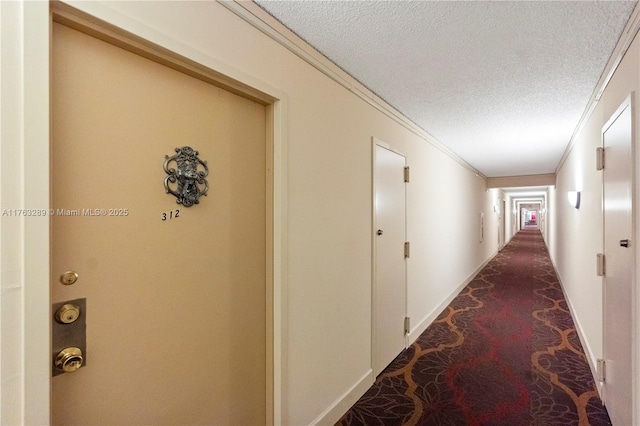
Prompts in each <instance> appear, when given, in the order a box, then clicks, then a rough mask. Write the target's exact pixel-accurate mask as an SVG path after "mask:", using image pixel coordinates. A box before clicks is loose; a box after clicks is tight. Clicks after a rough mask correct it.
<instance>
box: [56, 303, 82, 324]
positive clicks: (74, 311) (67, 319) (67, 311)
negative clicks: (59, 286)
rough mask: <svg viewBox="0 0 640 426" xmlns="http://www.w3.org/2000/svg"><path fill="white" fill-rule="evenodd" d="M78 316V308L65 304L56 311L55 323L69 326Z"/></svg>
mask: <svg viewBox="0 0 640 426" xmlns="http://www.w3.org/2000/svg"><path fill="white" fill-rule="evenodd" d="M79 316H80V306H78V305H74V304H72V303H66V304H64V305H62V306H60V307H59V308H58V310H57V311H56V321H58V322H59V323H60V324H71V323H72V322H74V321H75V320H77V319H78V317H79Z"/></svg>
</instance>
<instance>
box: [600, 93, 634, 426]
mask: <svg viewBox="0 0 640 426" xmlns="http://www.w3.org/2000/svg"><path fill="white" fill-rule="evenodd" d="M627 108H630V114H631V181H630V185H631V191H630V193H631V231H630V234H631V238H632V240H631V243H632V244H631V249H632V250H633V251H634V253H633V255H632V258H633V265H631V287H632V288H631V294H632V297H631V317H632V325H631V369H632V371H631V372H630V374H631V394H632V397H631V401H632V402H631V404H632V407H631V410H632V412H631V416H632V421H633V422H634V424H636V423H638V421H640V402H638V397H640V378H638V373H639V372H640V325H639V324H638V319H639V318H640V311H639V307H640V289H639V288H638V276H639V273H640V272H639V271H638V266H639V265H640V263H639V262H638V256H639V255H640V250H638V248H637V244H638V241H640V235H638V232H639V231H640V230H639V228H638V226H637V223H638V220H639V219H638V215H640V212H639V211H638V206H637V197H638V194H637V191H638V189H639V188H640V183H639V182H638V181H637V180H638V179H640V174H639V173H638V172H637V171H636V166H637V165H638V164H640V160H639V159H638V155H640V150H639V149H637V148H636V147H635V144H636V142H637V137H636V130H637V124H636V120H637V117H636V114H637V113H638V111H637V107H636V105H635V92H631V93H630V94H629V95H628V96H627V97H626V98H625V99H624V101H622V102H621V103H620V104H619V106H618V107H617V108H616V110H615V112H613V113H612V114H611V115H610V117H609V118H608V119H607V121H606V122H605V124H604V125H603V126H602V129H601V131H600V146H601V147H602V148H604V147H605V146H604V134H605V132H606V131H607V130H608V129H609V128H610V127H611V126H612V125H613V123H615V121H616V120H617V119H618V117H619V116H620V115H621V114H622V113H623V112H624V110H625V109H627ZM605 155H606V153H605ZM605 161H606V158H605ZM605 167H606V163H605ZM601 180H602V182H601V185H602V186H601V188H602V203H601V204H602V253H604V254H605V256H606V253H605V251H604V249H605V237H606V234H605V231H606V228H605V226H606V223H605V203H604V201H605V193H604V185H605V181H604V173H603V174H602V175H601ZM605 262H606V259H605ZM606 279H607V277H606V271H605V275H604V276H603V277H602V349H601V353H602V357H603V359H605V357H606V353H605V347H604V344H605V339H604V333H605V309H606V303H607V301H606V295H605V290H606V285H607V284H606ZM596 384H597V386H598V391H599V393H600V395H601V397H602V400H603V403H604V404H605V405H606V402H607V401H606V399H607V396H606V382H605V384H604V385H603V384H602V383H600V382H598V381H596ZM603 386H604V389H603Z"/></svg>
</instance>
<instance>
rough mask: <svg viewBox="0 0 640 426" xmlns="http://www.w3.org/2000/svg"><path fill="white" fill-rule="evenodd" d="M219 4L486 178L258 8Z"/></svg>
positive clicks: (226, 1) (249, 4)
mask: <svg viewBox="0 0 640 426" xmlns="http://www.w3.org/2000/svg"><path fill="white" fill-rule="evenodd" d="M220 4H222V5H223V6H225V7H226V8H227V9H229V10H230V11H231V12H233V13H235V14H236V15H237V16H238V17H240V18H242V19H243V20H244V21H246V22H247V23H249V24H250V25H252V26H253V27H254V28H256V29H257V30H259V31H261V32H262V33H263V34H265V35H267V36H268V37H270V38H271V39H272V40H274V41H276V42H277V43H279V44H280V45H282V46H283V47H285V48H286V49H288V50H289V51H291V52H292V53H293V54H295V55H296V56H298V57H299V58H300V59H302V60H304V61H305V62H307V63H308V64H309V65H311V66H312V67H314V68H315V69H317V70H318V71H320V72H321V73H323V74H324V75H326V76H327V77H329V78H330V79H331V80H333V81H335V82H336V83H338V84H340V85H341V86H342V87H344V88H345V89H347V90H348V91H350V92H351V93H353V94H354V95H356V96H358V97H359V98H360V99H362V100H363V101H365V102H367V103H368V104H369V105H371V106H372V107H374V108H375V109H377V110H378V111H380V112H381V113H383V114H384V115H386V116H387V117H388V118H390V119H392V120H393V121H395V122H396V123H398V124H400V125H401V126H403V127H404V128H405V129H407V130H409V131H411V132H412V133H414V134H415V135H416V136H418V137H420V138H421V139H423V140H424V141H426V142H428V143H429V144H431V145H432V146H433V147H435V148H436V149H438V150H440V151H441V152H443V153H444V154H446V155H447V156H449V157H450V158H451V159H453V160H454V161H456V162H457V163H458V164H460V165H461V166H463V167H464V168H466V169H468V170H469V171H471V172H472V173H474V174H475V175H477V176H479V177H481V178H483V179H486V176H485V175H483V174H482V173H480V172H479V171H478V170H477V169H475V168H474V167H473V166H472V165H471V164H469V163H468V162H466V161H465V160H464V159H463V158H462V157H460V156H459V155H457V154H456V153H455V152H453V151H452V150H451V149H449V148H448V147H447V146H445V145H444V144H443V143H442V142H440V141H439V140H437V139H436V138H435V137H434V136H432V135H431V134H430V133H428V132H427V131H425V130H424V129H422V128H421V127H420V126H418V125H417V124H415V123H414V122H412V121H411V120H409V119H408V118H407V117H405V116H404V115H403V114H402V113H401V112H399V111H398V110H397V109H395V108H394V107H393V106H391V105H389V104H388V103H386V102H385V101H384V100H382V99H381V98H379V97H378V96H377V95H376V94H375V93H373V92H372V91H370V90H369V89H367V88H366V87H365V86H364V85H362V84H361V83H360V82H359V81H358V80H356V79H355V78H353V77H352V76H351V75H349V74H347V73H346V72H345V71H344V70H342V69H341V68H340V67H338V66H337V65H336V64H334V63H333V62H331V61H330V60H329V59H327V58H326V57H324V56H323V55H322V54H320V53H319V52H317V51H316V50H315V49H314V48H313V47H312V46H310V45H309V44H308V43H307V42H305V41H304V40H302V39H301V38H300V37H298V36H297V35H296V34H294V33H293V32H292V31H290V30H289V29H287V28H286V27H285V26H284V25H282V24H281V23H280V22H279V21H277V20H276V19H275V18H273V17H272V16H271V15H269V14H268V13H267V12H265V11H264V10H263V9H262V8H260V6H258V5H257V4H255V3H254V2H247V1H236V0H221V1H220Z"/></svg>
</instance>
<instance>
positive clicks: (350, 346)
mask: <svg viewBox="0 0 640 426" xmlns="http://www.w3.org/2000/svg"><path fill="white" fill-rule="evenodd" d="M69 3H71V4H73V5H75V6H77V7H79V8H81V9H83V10H85V11H86V12H88V13H90V14H93V15H95V16H97V17H99V18H100V19H103V20H105V21H107V22H109V23H112V24H114V25H116V26H118V27H121V28H123V29H125V30H127V31H130V32H131V33H133V34H136V35H139V36H141V37H144V38H146V39H149V40H151V41H152V42H154V43H157V44H159V45H161V46H164V47H166V48H168V49H170V50H173V51H176V52H178V53H180V54H182V55H184V56H186V57H188V58H190V59H193V60H195V61H197V62H199V63H202V64H204V65H206V66H209V67H212V68H214V69H216V70H218V71H220V72H222V73H225V74H230V75H232V76H233V77H235V78H238V79H241V80H243V81H244V82H248V83H249V84H251V83H252V82H255V83H256V84H258V85H262V86H264V87H272V88H275V89H274V92H278V93H281V94H282V99H283V100H284V101H286V105H287V109H286V115H285V116H284V121H283V123H284V128H283V129H282V131H283V134H285V135H286V146H287V150H286V152H284V153H282V154H283V158H282V159H283V161H285V160H286V162H285V163H284V164H285V165H286V169H285V170H284V173H285V175H286V181H287V182H288V186H287V187H286V191H285V192H286V200H287V204H286V205H284V206H283V207H286V210H285V216H286V218H287V222H286V229H287V233H286V234H285V237H286V241H284V247H286V252H285V259H284V263H285V264H286V265H287V268H286V270H285V271H284V277H285V280H284V283H285V286H286V298H284V297H283V298H280V299H279V300H280V301H282V302H283V303H284V304H285V308H286V309H285V313H286V315H285V316H284V324H282V325H283V328H282V330H284V331H285V334H284V336H283V341H284V345H283V347H282V349H283V352H282V353H281V354H277V357H281V360H282V361H283V362H284V371H283V377H282V413H281V414H282V422H283V423H287V424H296V425H298V424H300V425H301V424H309V423H312V422H323V423H332V422H334V421H335V420H337V418H338V416H339V415H340V414H342V412H343V411H344V409H345V407H348V406H349V405H350V404H351V403H352V402H353V401H355V399H356V398H357V397H359V396H360V393H361V392H362V391H363V390H364V389H366V387H367V386H368V385H369V384H371V382H372V380H373V377H372V376H371V269H372V264H371V232H372V229H371V226H372V225H371V214H372V212H371V206H372V200H371V179H372V176H371V172H372V170H371V156H372V151H371V150H372V148H371V137H372V136H375V137H376V138H379V139H381V140H383V141H385V142H387V143H388V144H390V145H392V146H393V147H395V148H397V149H398V150H400V151H402V152H403V153H404V154H405V155H406V156H407V162H408V164H409V165H410V166H411V168H412V182H411V183H410V185H409V190H408V191H409V192H408V211H407V216H408V234H409V239H410V240H411V242H412V256H411V259H410V261H409V265H408V272H409V273H408V294H409V305H408V310H409V315H410V316H411V317H412V324H413V325H414V327H415V330H414V333H413V334H412V335H415V334H416V333H417V332H418V331H420V328H422V327H424V326H426V325H427V324H428V322H429V320H430V318H432V317H433V316H434V315H435V314H437V313H438V312H439V310H440V309H441V308H442V307H443V303H445V302H446V301H447V300H448V299H449V298H450V297H451V296H452V295H453V294H454V293H455V292H456V291H457V289H458V288H459V287H460V286H461V285H463V284H464V283H465V282H466V280H468V279H469V278H470V277H472V276H473V274H474V273H475V272H476V271H477V269H478V268H479V267H480V266H481V265H483V264H484V263H485V262H486V261H487V260H488V259H489V258H490V257H491V256H492V255H493V254H494V253H495V252H496V250H497V242H498V238H497V235H498V234H497V232H498V231H497V226H498V224H497V213H494V212H493V205H494V204H497V203H498V193H497V191H496V190H489V191H488V190H486V183H485V181H484V179H483V178H481V177H478V176H476V175H475V173H473V172H472V171H470V170H469V169H468V168H466V167H463V166H462V165H461V164H460V163H458V162H457V161H455V160H454V159H452V158H451V157H449V156H448V155H447V154H445V153H443V151H442V150H441V149H438V148H436V147H435V145H432V144H430V143H429V142H427V140H426V139H425V137H422V136H420V135H419V132H416V131H415V130H411V129H410V128H408V127H407V126H403V125H401V124H399V122H398V121H397V120H393V119H391V118H389V116H388V114H384V113H383V112H381V111H380V110H379V109H376V108H374V107H372V106H371V105H370V104H369V103H368V102H365V100H363V98H361V97H358V96H355V95H354V94H353V93H351V92H350V91H348V90H346V89H345V88H344V87H343V86H342V85H340V84H338V83H336V82H335V81H334V80H332V79H330V78H328V77H327V76H325V75H324V74H322V73H320V72H318V71H317V70H316V69H315V68H314V67H312V66H310V65H309V64H308V63H306V62H305V61H303V60H301V59H300V58H299V57H298V56H296V55H294V54H293V53H292V52H291V51H289V50H287V49H286V48H284V47H283V46H282V45H280V44H279V43H277V42H275V41H274V40H273V39H271V38H270V37H268V36H266V35H265V34H264V33H262V32H261V31H259V30H258V29H256V28H254V27H253V26H251V25H249V24H247V23H246V22H244V21H243V20H242V19H240V18H239V17H238V16H236V15H234V14H233V13H231V12H230V11H229V10H227V9H226V8H225V7H223V6H222V5H220V4H218V3H212V2H163V3H154V2H107V1H104V2H69ZM27 25H28V24H27ZM3 52H4V51H3ZM44 70H45V71H46V67H44ZM43 72H44V71H43ZM409 127H410V126H409ZM2 146H3V148H4V147H5V145H4V140H3V145H2ZM16 191H18V192H19V191H21V190H20V189H17V190H16ZM3 193H4V188H3ZM480 213H484V218H485V220H484V223H485V233H484V234H485V237H484V240H483V241H482V242H480V241H479V226H480V225H479V216H480ZM44 238H45V239H46V236H44ZM12 250H15V251H16V252H18V251H19V248H18V247H15V248H12ZM3 256H4V254H3ZM3 306H4V301H3ZM4 324H5V323H4V321H3V325H4ZM3 333H4V329H3ZM2 350H3V354H4V351H5V346H3V349H2ZM276 352H277V351H276ZM279 380H280V378H277V379H276V382H278V381H279ZM3 384H4V377H3ZM3 387H4V385H3ZM27 399H28V398H27ZM3 408H4V407H3ZM276 411H278V410H276ZM276 417H278V414H277V413H276Z"/></svg>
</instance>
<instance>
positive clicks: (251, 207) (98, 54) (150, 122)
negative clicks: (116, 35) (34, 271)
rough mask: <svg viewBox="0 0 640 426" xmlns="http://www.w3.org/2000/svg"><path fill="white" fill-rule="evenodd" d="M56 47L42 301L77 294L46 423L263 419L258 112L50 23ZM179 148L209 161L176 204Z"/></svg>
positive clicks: (262, 115)
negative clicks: (74, 365)
mask: <svg viewBox="0 0 640 426" xmlns="http://www.w3.org/2000/svg"><path fill="white" fill-rule="evenodd" d="M52 49H53V50H52V62H53V65H52V66H53V72H52V78H53V81H52V87H53V89H52V90H53V92H52V114H53V115H52V117H53V118H52V120H53V140H52V153H51V155H52V165H51V170H52V175H51V179H52V194H53V195H52V201H51V216H52V217H51V221H52V239H51V246H52V270H51V295H52V302H53V304H56V303H59V302H64V301H69V300H76V299H82V298H84V299H86V309H83V312H81V315H82V316H83V319H84V320H86V351H85V353H84V357H85V364H84V366H83V367H82V368H80V369H79V370H77V371H75V372H72V373H64V374H60V375H55V376H53V377H52V379H51V385H52V422H53V423H54V424H78V425H79V424H83V425H84V424H225V425H233V424H242V425H248V424H263V423H264V422H265V415H266V414H265V410H266V409H265V405H266V404H265V398H266V397H265V395H266V391H265V388H266V379H265V376H266V367H265V364H266V361H265V360H266V358H265V340H266V339H265V334H266V331H265V330H266V326H265V265H266V261H265V256H266V255H265V245H266V242H265V239H266V237H265V235H266V228H267V224H266V214H265V209H266V208H265V206H266V195H265V187H266V182H265V180H266V177H265V176H266V166H265V162H266V156H265V153H266V147H265V144H266V142H265V140H266V137H265V135H266V127H265V126H266V110H265V106H263V105H260V104H258V103H256V102H253V101H251V100H248V99H245V98H243V97H240V96H238V95H235V94H232V93H230V92H228V91H225V90H223V89H221V88H218V87H215V86H214V85H211V84H208V83H205V82H203V81H201V80H199V79H196V78H194V77H191V76H187V75H185V74H183V73H180V72H178V71H176V70H173V69H171V68H168V67H165V66H163V65H160V64H158V63H156V62H153V61H151V60H148V59H144V58H142V57H140V56H137V55H135V54H133V53H130V52H129V51H126V50H123V49H121V48H119V47H115V46H113V45H111V44H108V43H105V42H103V41H100V40H98V39H96V38H93V37H91V36H88V35H86V34H83V33H81V32H79V31H76V30H73V29H70V28H69V27H66V26H63V25H60V24H57V23H56V24H54V26H53V46H52ZM184 146H190V147H192V148H193V149H195V150H197V151H199V158H201V159H203V160H206V161H207V166H208V169H209V174H208V176H207V177H206V179H207V181H208V185H209V189H208V194H207V196H204V197H201V198H200V200H199V204H196V205H194V206H192V207H188V208H187V207H185V206H183V205H180V204H177V203H176V197H174V196H173V195H170V194H167V193H166V192H165V188H164V184H163V180H164V178H165V176H166V173H165V171H164V169H163V162H164V160H165V155H173V154H175V151H174V149H175V148H177V147H184ZM172 167H174V168H175V167H176V165H175V164H173V163H172ZM67 271H74V272H76V273H77V276H78V278H77V281H76V282H75V284H72V285H64V284H62V283H61V280H60V276H61V275H62V274H63V273H64V272H67ZM68 277H69V276H68V275H67V278H68ZM52 320H53V319H52ZM54 355H55V354H53V352H52V363H53V358H54Z"/></svg>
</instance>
